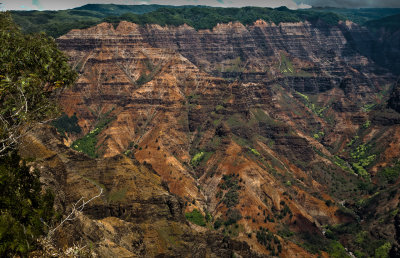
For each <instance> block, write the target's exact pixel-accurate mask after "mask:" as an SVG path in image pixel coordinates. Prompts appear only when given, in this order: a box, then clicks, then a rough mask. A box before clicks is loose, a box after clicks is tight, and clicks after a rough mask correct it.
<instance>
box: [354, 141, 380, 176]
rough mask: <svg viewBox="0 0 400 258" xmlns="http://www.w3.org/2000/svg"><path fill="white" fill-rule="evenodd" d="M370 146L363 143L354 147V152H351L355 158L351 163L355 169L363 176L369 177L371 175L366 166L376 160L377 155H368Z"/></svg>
mask: <svg viewBox="0 0 400 258" xmlns="http://www.w3.org/2000/svg"><path fill="white" fill-rule="evenodd" d="M368 149H369V148H368V147H367V146H366V145H365V144H361V145H359V146H357V147H355V148H354V150H353V151H352V152H350V156H351V158H352V160H353V163H352V164H351V165H352V167H353V169H354V171H355V172H356V173H357V174H358V175H360V176H362V177H363V178H367V179H368V178H369V177H370V175H369V173H368V172H367V171H366V168H367V167H368V166H369V165H370V164H371V163H372V162H373V161H374V160H375V158H376V155H375V154H373V155H368V154H367V152H368Z"/></svg>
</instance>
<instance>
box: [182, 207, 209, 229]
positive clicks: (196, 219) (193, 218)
mask: <svg viewBox="0 0 400 258" xmlns="http://www.w3.org/2000/svg"><path fill="white" fill-rule="evenodd" d="M185 217H186V219H187V220H189V221H190V222H192V223H194V224H196V225H199V226H202V227H205V226H206V221H205V219H204V216H203V214H201V212H200V211H198V210H197V209H194V210H193V211H192V212H188V213H185ZM214 227H215V225H214Z"/></svg>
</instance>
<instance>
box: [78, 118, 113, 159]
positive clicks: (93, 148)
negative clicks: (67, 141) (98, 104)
mask: <svg viewBox="0 0 400 258" xmlns="http://www.w3.org/2000/svg"><path fill="white" fill-rule="evenodd" d="M110 112H111V111H110ZM110 112H108V113H106V114H105V115H103V116H102V117H101V118H100V120H99V122H98V123H97V124H96V126H95V128H94V129H93V130H92V131H90V132H89V133H88V134H87V135H85V136H84V137H83V138H81V139H78V140H76V141H74V142H73V143H72V145H71V146H72V148H73V149H75V150H77V151H79V152H83V153H86V154H87V155H88V156H89V157H92V158H97V157H98V156H99V155H98V149H99V148H98V147H97V135H99V134H100V133H101V131H103V129H104V128H105V127H106V126H107V125H108V124H109V123H110V122H111V121H112V120H114V117H109V114H110Z"/></svg>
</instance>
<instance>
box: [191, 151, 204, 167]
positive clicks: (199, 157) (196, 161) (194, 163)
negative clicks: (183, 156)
mask: <svg viewBox="0 0 400 258" xmlns="http://www.w3.org/2000/svg"><path fill="white" fill-rule="evenodd" d="M204 156H205V153H204V151H201V152H199V153H197V154H196V155H194V157H193V158H192V160H191V161H190V164H192V166H193V167H197V166H198V165H199V164H200V162H201V161H202V160H203V159H204Z"/></svg>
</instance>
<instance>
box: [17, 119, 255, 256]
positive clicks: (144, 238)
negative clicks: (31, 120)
mask: <svg viewBox="0 0 400 258" xmlns="http://www.w3.org/2000/svg"><path fill="white" fill-rule="evenodd" d="M24 141H25V142H24V148H23V149H21V155H23V157H25V158H29V159H30V160H34V161H33V162H32V163H31V165H33V166H34V167H36V168H37V169H39V171H40V172H41V181H42V182H43V183H44V185H45V187H46V188H49V189H51V190H52V192H53V193H55V194H56V209H57V212H59V213H60V214H62V215H61V216H62V217H66V215H67V214H69V212H70V210H71V208H72V205H73V204H75V203H77V202H78V200H80V199H81V198H83V200H85V201H87V200H89V199H90V198H92V197H94V196H96V195H98V194H99V191H100V190H101V189H103V194H102V195H101V196H100V197H99V198H97V199H94V200H93V201H91V202H89V203H88V204H87V205H86V206H85V207H84V208H83V209H82V211H81V212H79V213H78V215H77V217H76V218H75V219H72V220H71V221H67V222H66V223H65V224H62V225H61V227H58V228H57V229H56V231H55V232H54V234H53V236H52V239H53V240H54V241H55V245H56V246H59V247H64V246H73V245H74V244H76V243H90V245H91V248H92V250H91V251H92V252H94V253H96V254H97V255H99V256H100V257H110V256H112V257H133V256H135V257H136V256H139V257H156V256H168V257H172V256H187V255H194V254H195V257H231V256H232V255H233V253H236V254H238V255H241V256H244V257H262V255H258V254H256V253H253V252H252V251H251V250H250V247H249V246H248V245H247V244H246V243H243V242H240V241H234V240H231V239H229V238H226V237H224V236H223V235H221V234H218V233H216V232H205V233H198V232H196V231H194V230H193V229H191V228H190V226H189V224H188V222H187V221H186V219H185V218H184V215H183V202H182V200H181V199H180V198H177V197H176V196H174V195H172V194H171V193H170V192H169V191H168V190H167V189H165V186H163V183H162V180H161V178H160V177H159V176H158V175H156V173H155V172H154V171H153V170H152V169H151V167H149V166H146V165H143V164H140V163H139V162H137V161H136V160H135V159H130V158H127V157H125V156H122V155H118V156H114V157H112V158H108V159H101V160H93V159H90V158H89V157H87V156H86V155H84V154H81V153H78V152H76V151H73V150H71V149H69V148H67V147H65V146H64V145H63V144H62V142H61V139H60V138H59V137H58V136H56V132H55V130H54V129H53V128H49V127H45V126H42V127H40V128H37V129H36V130H35V131H33V132H31V133H30V134H29V135H27V136H26V138H25V139H24ZM57 225H58V224H55V225H54V226H52V228H56V226H57ZM196 250H197V251H196Z"/></svg>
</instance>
